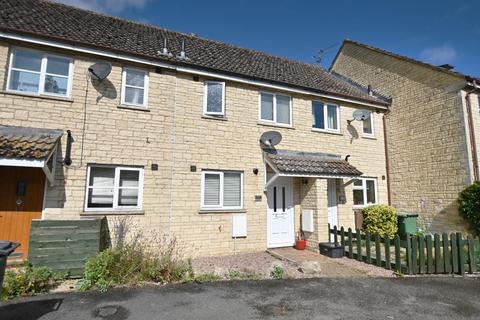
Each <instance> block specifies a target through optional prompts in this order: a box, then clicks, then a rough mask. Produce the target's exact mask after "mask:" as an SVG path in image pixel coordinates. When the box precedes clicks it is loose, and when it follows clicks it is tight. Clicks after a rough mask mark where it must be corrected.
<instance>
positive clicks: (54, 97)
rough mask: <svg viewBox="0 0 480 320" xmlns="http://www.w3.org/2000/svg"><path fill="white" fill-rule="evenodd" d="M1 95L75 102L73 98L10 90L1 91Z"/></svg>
mask: <svg viewBox="0 0 480 320" xmlns="http://www.w3.org/2000/svg"><path fill="white" fill-rule="evenodd" d="M0 93H2V94H9V95H13V96H19V97H27V98H39V99H45V100H55V101H63V102H73V99H72V98H68V97H57V96H49V95H46V94H34V93H26V92H25V93H24V92H18V91H10V90H1V91H0Z"/></svg>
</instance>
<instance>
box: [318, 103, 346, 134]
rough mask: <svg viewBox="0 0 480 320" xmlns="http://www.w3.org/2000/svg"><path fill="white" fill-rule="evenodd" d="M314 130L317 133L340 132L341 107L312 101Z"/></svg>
mask: <svg viewBox="0 0 480 320" xmlns="http://www.w3.org/2000/svg"><path fill="white" fill-rule="evenodd" d="M312 119H313V120H312V129H313V130H315V131H326V132H335V133H339V132H340V107H339V106H337V105H335V104H331V103H324V102H321V101H312Z"/></svg>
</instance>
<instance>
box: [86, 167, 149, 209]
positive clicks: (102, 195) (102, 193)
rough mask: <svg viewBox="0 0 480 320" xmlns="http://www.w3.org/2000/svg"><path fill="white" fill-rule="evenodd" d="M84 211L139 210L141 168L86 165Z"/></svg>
mask: <svg viewBox="0 0 480 320" xmlns="http://www.w3.org/2000/svg"><path fill="white" fill-rule="evenodd" d="M87 170H88V172H87V190H86V195H85V211H121V210H141V209H142V199H143V168H135V167H118V166H108V165H90V166H88V169H87Z"/></svg>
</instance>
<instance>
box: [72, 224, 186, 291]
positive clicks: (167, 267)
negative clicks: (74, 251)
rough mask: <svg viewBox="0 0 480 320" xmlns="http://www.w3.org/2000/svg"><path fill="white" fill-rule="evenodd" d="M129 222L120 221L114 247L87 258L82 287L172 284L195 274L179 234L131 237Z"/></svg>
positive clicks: (82, 288) (100, 288) (135, 234)
mask: <svg viewBox="0 0 480 320" xmlns="http://www.w3.org/2000/svg"><path fill="white" fill-rule="evenodd" d="M125 224H126V223H122V222H121V223H119V226H120V227H117V230H116V231H117V242H116V244H115V246H114V247H113V248H110V249H107V250H105V251H103V252H100V253H99V254H97V255H96V256H95V257H93V258H91V259H89V260H88V261H87V263H86V264H85V271H84V278H83V280H82V281H81V284H80V289H81V290H88V289H91V288H94V287H95V288H98V289H99V290H100V291H102V292H105V291H107V290H108V289H109V288H110V287H113V286H115V285H137V284H140V283H142V282H156V283H170V282H176V281H182V280H185V279H188V278H191V277H193V270H192V265H191V261H190V260H184V259H183V258H182V257H181V254H180V250H179V244H178V242H177V239H176V238H175V236H166V235H164V236H155V235H154V236H152V237H151V238H149V239H144V238H142V237H141V236H140V235H139V234H137V233H134V234H133V235H132V236H131V237H128V235H127V233H128V230H127V229H126V228H125V227H124V225H125Z"/></svg>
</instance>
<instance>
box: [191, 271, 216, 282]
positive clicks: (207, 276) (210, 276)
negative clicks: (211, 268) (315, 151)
mask: <svg viewBox="0 0 480 320" xmlns="http://www.w3.org/2000/svg"><path fill="white" fill-rule="evenodd" d="M219 280H222V277H220V276H219V275H217V274H215V273H213V272H209V273H203V274H199V275H198V276H195V277H194V278H193V281H195V282H200V283H202V282H212V281H219Z"/></svg>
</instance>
